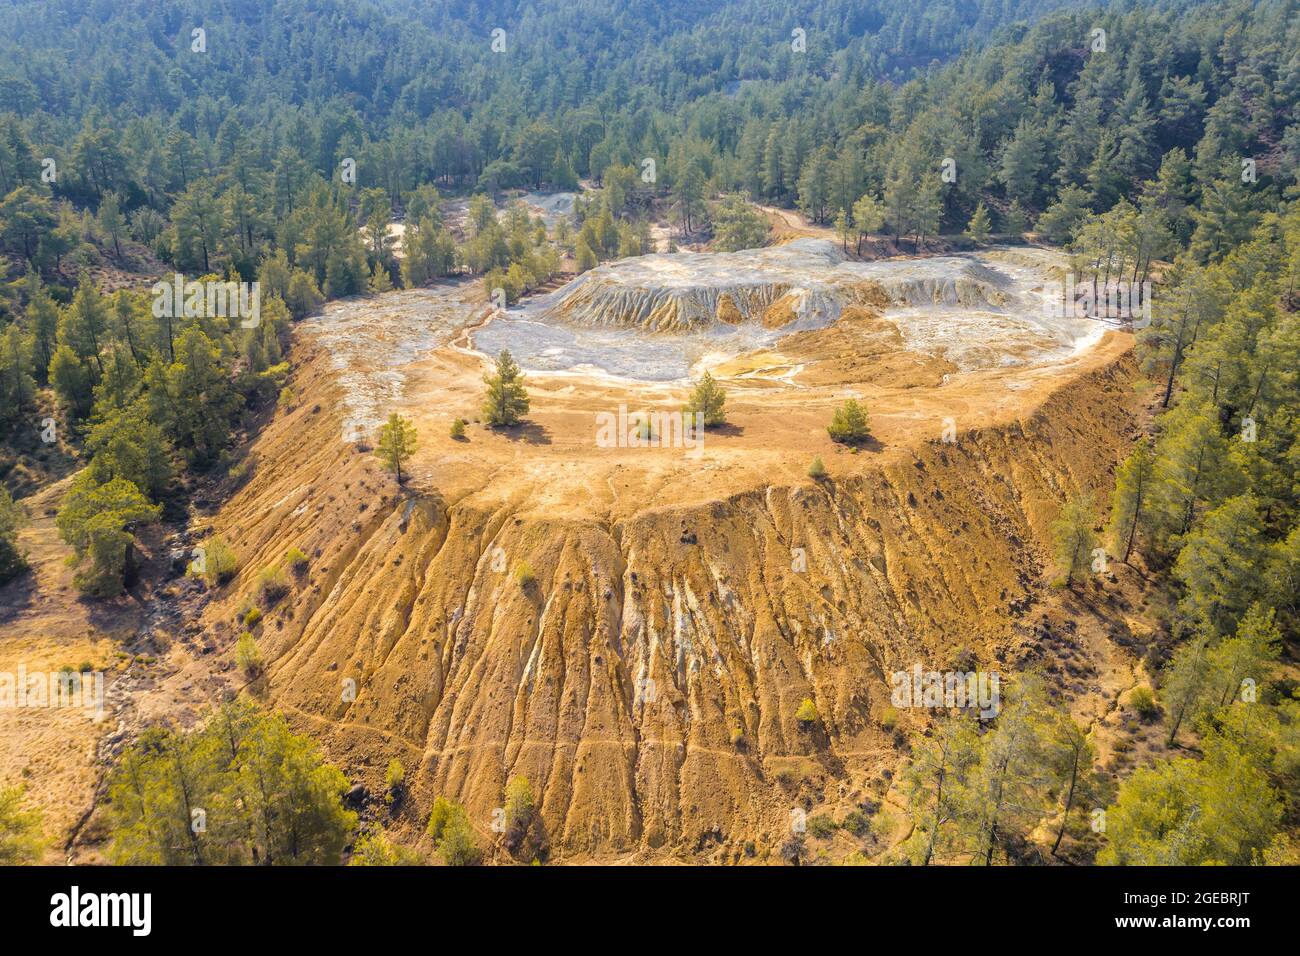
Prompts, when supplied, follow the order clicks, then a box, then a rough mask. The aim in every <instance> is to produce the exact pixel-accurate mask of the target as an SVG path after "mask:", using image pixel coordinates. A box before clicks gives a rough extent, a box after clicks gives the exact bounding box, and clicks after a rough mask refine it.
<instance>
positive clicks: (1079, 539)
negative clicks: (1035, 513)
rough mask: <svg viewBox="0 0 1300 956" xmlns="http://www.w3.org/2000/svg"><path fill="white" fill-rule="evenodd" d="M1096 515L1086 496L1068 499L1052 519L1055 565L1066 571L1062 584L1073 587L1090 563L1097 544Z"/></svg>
mask: <svg viewBox="0 0 1300 956" xmlns="http://www.w3.org/2000/svg"><path fill="white" fill-rule="evenodd" d="M1096 523H1097V516H1096V515H1095V514H1094V513H1093V511H1092V502H1091V501H1089V500H1088V499H1087V498H1080V499H1074V500H1071V501H1067V502H1066V503H1065V505H1064V506H1062V508H1061V513H1060V514H1059V515H1057V517H1056V520H1055V521H1053V522H1052V526H1051V529H1050V531H1051V535H1052V547H1053V549H1054V550H1055V552H1056V564H1057V567H1059V568H1060V569H1061V570H1062V571H1064V572H1065V582H1064V583H1065V586H1066V587H1067V588H1071V587H1074V582H1075V579H1077V578H1078V577H1079V576H1080V575H1082V574H1084V573H1085V572H1086V571H1087V570H1088V569H1089V568H1090V567H1091V566H1092V551H1093V548H1095V547H1096V546H1097V536H1096V535H1095V534H1094V533H1093V530H1092V529H1093V525H1095V524H1096Z"/></svg>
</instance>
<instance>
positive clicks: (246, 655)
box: [235, 631, 263, 678]
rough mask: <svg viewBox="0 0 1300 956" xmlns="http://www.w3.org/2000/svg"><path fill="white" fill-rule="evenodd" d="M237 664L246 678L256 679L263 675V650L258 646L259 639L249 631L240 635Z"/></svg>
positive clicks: (237, 644)
mask: <svg viewBox="0 0 1300 956" xmlns="http://www.w3.org/2000/svg"><path fill="white" fill-rule="evenodd" d="M235 663H236V664H237V665H238V666H239V669H240V670H241V671H243V672H244V675H245V676H246V677H249V678H252V677H256V676H258V675H259V674H261V673H262V667H263V662H262V649H261V648H260V647H258V646H257V638H255V637H253V635H252V634H250V633H249V632H248V631H245V632H244V633H243V634H240V635H239V640H238V641H236V642H235Z"/></svg>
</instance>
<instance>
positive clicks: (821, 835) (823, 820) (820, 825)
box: [808, 813, 839, 840]
mask: <svg viewBox="0 0 1300 956" xmlns="http://www.w3.org/2000/svg"><path fill="white" fill-rule="evenodd" d="M838 829H839V827H838V826H837V825H836V823H835V821H834V820H832V819H831V818H830V817H828V816H827V815H826V814H824V813H819V814H817V816H815V817H810V818H809V819H808V832H809V833H811V834H812V835H813V836H815V837H817V839H819V840H828V839H830V838H831V837H832V836H834V835H835V831H836V830H838Z"/></svg>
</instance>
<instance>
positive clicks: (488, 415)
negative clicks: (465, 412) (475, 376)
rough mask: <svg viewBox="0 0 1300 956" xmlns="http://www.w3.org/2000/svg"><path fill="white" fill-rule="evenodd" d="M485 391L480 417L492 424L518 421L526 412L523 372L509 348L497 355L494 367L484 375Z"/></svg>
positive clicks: (526, 403) (497, 425)
mask: <svg viewBox="0 0 1300 956" xmlns="http://www.w3.org/2000/svg"><path fill="white" fill-rule="evenodd" d="M483 384H485V385H486V386H487V394H486V395H485V396H484V397H483V418H484V419H485V420H486V421H487V423H488V424H489V425H491V426H492V427H494V428H501V427H509V426H512V425H518V424H519V422H520V420H521V418H522V417H523V416H524V415H526V414H528V392H526V391H525V390H524V376H523V372H521V371H520V370H519V366H518V365H516V364H515V360H514V358H512V357H511V355H510V353H509V352H508V351H505V350H502V352H501V354H500V355H498V356H497V364H496V371H495V372H493V373H491V374H488V375H485V376H483Z"/></svg>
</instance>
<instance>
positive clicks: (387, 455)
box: [376, 412, 416, 485]
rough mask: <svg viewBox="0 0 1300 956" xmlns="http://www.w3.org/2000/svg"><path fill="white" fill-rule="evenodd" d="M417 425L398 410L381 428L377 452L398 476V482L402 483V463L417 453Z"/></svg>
mask: <svg viewBox="0 0 1300 956" xmlns="http://www.w3.org/2000/svg"><path fill="white" fill-rule="evenodd" d="M415 444H416V437H415V425H414V424H412V423H411V421H410V420H409V419H406V418H403V417H402V416H401V415H399V414H397V412H393V413H392V414H391V415H389V416H388V421H386V422H385V423H384V426H383V427H382V428H381V429H380V430H379V446H378V448H377V449H376V453H377V454H378V455H379V460H380V461H382V462H383V463H384V467H385V468H387V469H388V470H389V471H391V472H393V474H394V475H396V476H397V483H398V484H399V485H400V484H401V483H402V465H403V463H405V462H407V461H409V460H410V458H411V455H413V454H414V453H415Z"/></svg>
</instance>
